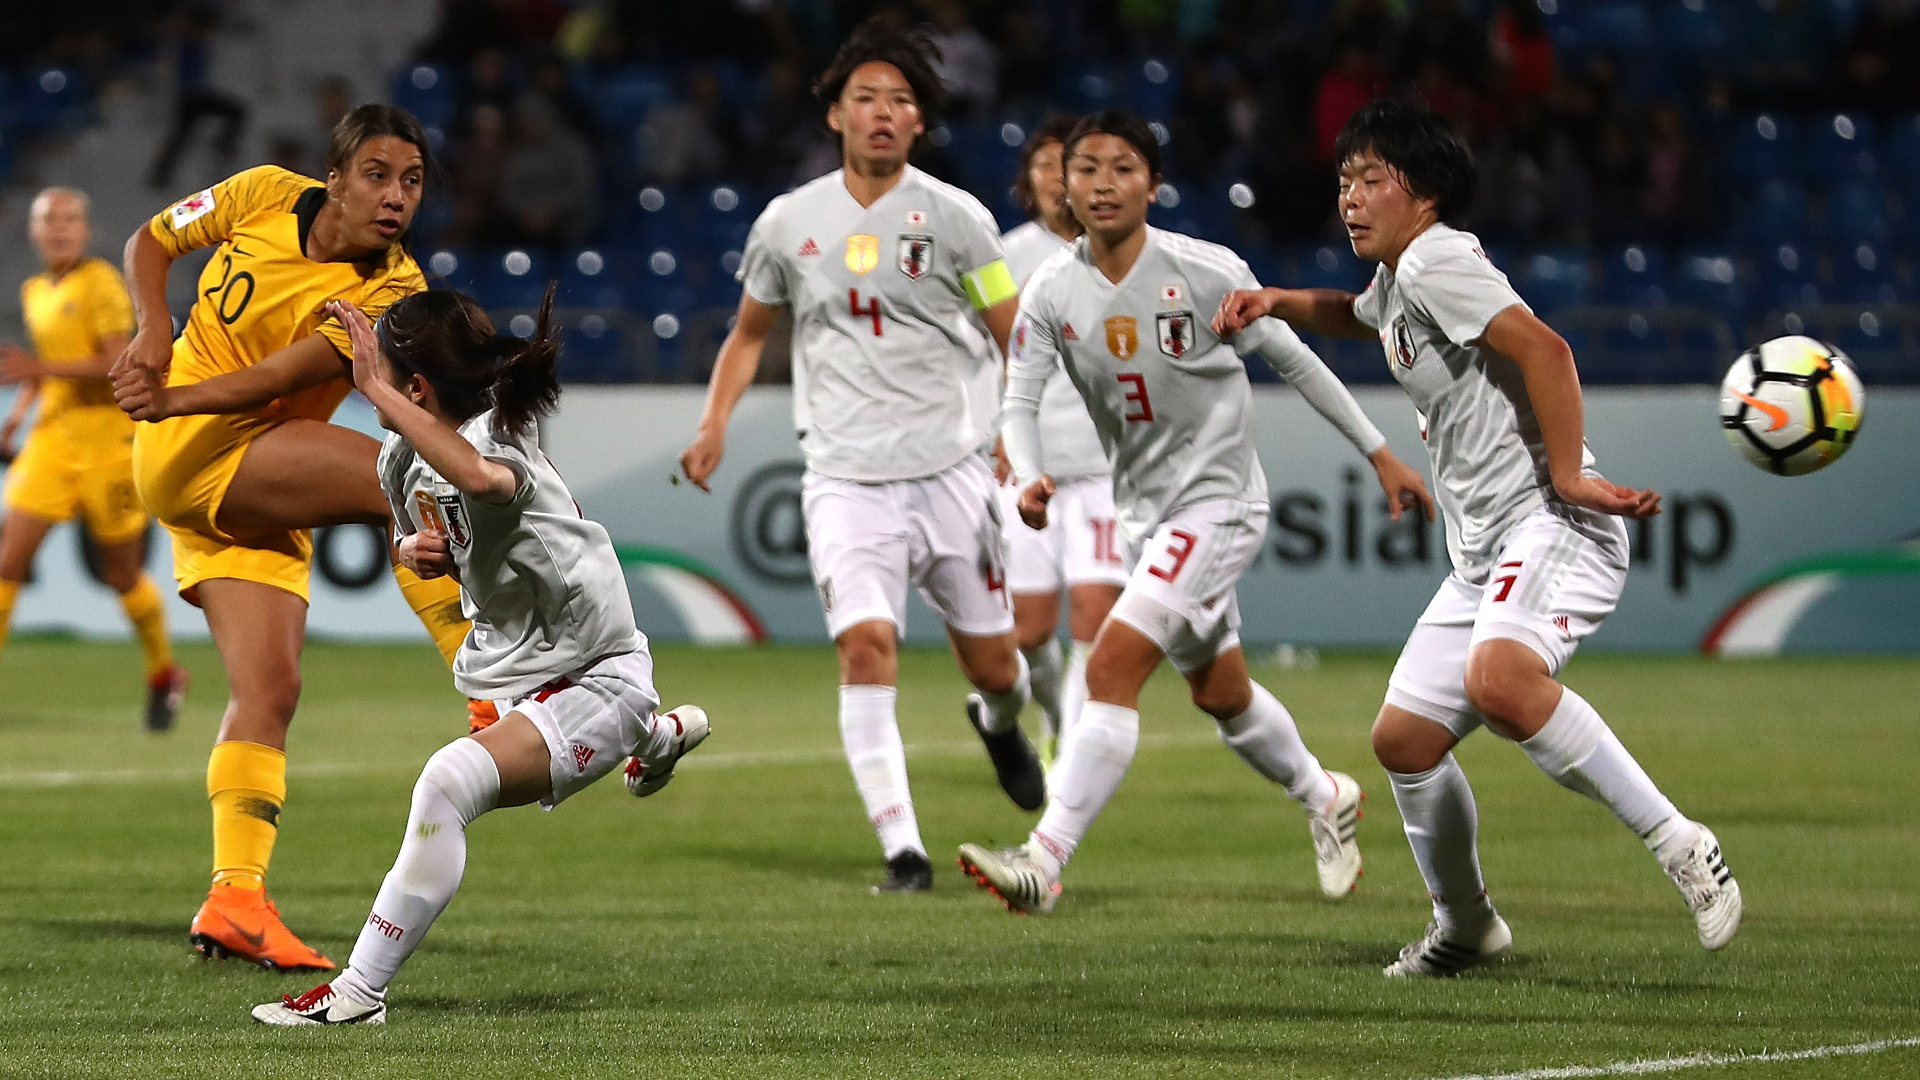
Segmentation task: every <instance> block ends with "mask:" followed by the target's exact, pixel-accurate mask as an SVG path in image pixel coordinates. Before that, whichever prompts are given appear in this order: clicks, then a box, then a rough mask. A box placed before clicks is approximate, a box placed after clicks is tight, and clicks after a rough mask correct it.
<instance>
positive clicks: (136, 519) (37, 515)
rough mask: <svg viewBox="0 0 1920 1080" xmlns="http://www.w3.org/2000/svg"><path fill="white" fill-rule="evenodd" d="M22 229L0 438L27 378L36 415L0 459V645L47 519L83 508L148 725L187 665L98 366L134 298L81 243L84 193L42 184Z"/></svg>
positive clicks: (16, 420)
mask: <svg viewBox="0 0 1920 1080" xmlns="http://www.w3.org/2000/svg"><path fill="white" fill-rule="evenodd" d="M28 231H29V233H30V234H31V236H32V238H33V244H34V247H36V248H38V249H39V251H40V266H41V271H40V273H38V274H35V275H34V276H32V277H30V278H28V279H27V280H26V282H25V283H24V284H22V285H21V286H20V310H21V313H22V314H23V315H24V316H25V321H26V325H27V335H28V337H29V338H30V339H31V340H32V343H33V351H32V352H31V353H29V352H27V351H26V350H24V349H21V348H20V347H19V346H17V345H8V346H5V347H4V349H0V380H4V381H6V382H19V383H22V384H24V386H23V389H22V390H21V392H20V396H19V397H18V398H17V399H16V401H15V407H14V411H13V414H12V416H10V417H9V418H8V420H7V423H6V425H5V430H4V432H3V433H0V444H6V445H8V446H11V444H12V442H13V438H12V436H13V432H14V431H15V429H17V428H18V426H19V424H20V422H21V420H22V419H23V418H24V417H25V415H26V410H27V406H28V405H29V403H30V402H31V401H32V400H33V399H34V398H35V397H36V390H37V397H38V399H39V405H40V415H39V418H38V419H37V420H36V421H35V422H34V425H33V432H32V434H30V435H29V436H28V437H27V442H26V446H25V447H24V448H22V449H21V451H20V455H19V457H17V458H16V459H15V460H14V462H13V464H12V466H11V467H10V468H9V469H8V470H7V486H6V505H7V517H6V523H5V524H4V525H0V646H4V645H5V644H6V640H7V629H8V627H9V626H10V625H11V623H12V620H13V602H14V598H15V597H16V596H17V595H18V594H19V592H20V586H21V585H22V584H24V583H25V582H26V580H27V575H28V572H29V571H31V570H32V568H33V556H34V553H35V552H36V551H38V550H39V549H40V542H41V541H42V540H44V539H46V535H47V530H48V529H51V528H52V527H53V526H54V525H56V524H58V523H60V522H62V521H67V520H69V519H71V518H74V517H79V518H81V519H82V520H84V521H85V522H86V527H87V531H88V532H90V533H91V534H92V535H93V539H94V543H95V544H97V545H98V546H99V550H100V569H101V576H102V577H104V578H105V579H106V581H107V584H108V585H109V586H111V587H112V588H113V591H114V592H116V593H119V594H120V606H121V607H122V608H123V609H124V610H125V611H126V613H127V618H128V620H129V621H131V622H132V623H133V629H134V633H135V635H136V636H138V637H139V639H140V646H141V649H142V650H143V651H144V652H145V654H146V662H147V663H146V667H147V712H146V725H147V729H148V730H149V731H165V730H167V729H168V728H170V727H172V726H173V718H174V715H175V714H176V713H177V712H178V711H179V709H180V701H181V699H182V698H183V697H185V695H186V692H187V672H186V669H184V668H181V667H179V666H177V665H176V664H174V662H173V648H172V645H171V644H170V643H169V642H168V640H167V617H166V611H165V609H164V608H163V606H162V603H161V598H160V590H159V589H158V588H156V587H155V586H154V583H153V579H152V578H150V577H148V576H147V574H146V572H145V571H144V570H142V569H141V566H140V564H141V562H142V561H143V560H142V555H143V550H142V547H143V545H142V544H141V539H142V537H143V536H144V534H145V533H146V530H147V515H146V512H145V511H143V510H141V509H140V501H139V499H137V498H136V497H135V496H134V492H133V457H132V455H133V427H134V425H133V421H131V420H129V419H127V417H126V415H125V414H123V413H122V412H121V411H120V410H119V409H118V408H115V407H114V404H113V385H112V384H111V383H109V382H108V381H107V369H108V367H109V366H110V365H111V364H112V363H113V361H114V360H115V359H116V358H118V357H119V355H120V353H121V351H122V350H124V349H125V348H126V346H127V339H128V337H129V335H131V334H132V333H133V304H132V303H131V302H130V301H129V300H128V299H127V287H126V286H125V285H124V284H122V283H121V281H120V272H119V271H118V270H115V269H114V268H113V264H111V263H109V262H107V261H106V260H104V259H96V258H93V257H92V256H89V255H88V254H87V242H88V241H89V240H91V239H92V236H93V231H92V229H91V228H90V227H89V225H88V223H87V197H86V195H85V194H84V193H82V192H79V191H75V190H73V189H72V188H58V187H55V188H48V189H46V190H45V191H42V192H41V193H40V194H39V195H38V196H36V197H35V198H34V200H33V206H32V209H31V210H30V211H29V215H28Z"/></svg>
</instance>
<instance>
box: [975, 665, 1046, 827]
mask: <svg viewBox="0 0 1920 1080" xmlns="http://www.w3.org/2000/svg"><path fill="white" fill-rule="evenodd" d="M986 714H987V703H986V702H985V701H982V700H981V699H980V695H979V694H968V695H967V721H968V722H969V723H971V724H972V725H973V730H975V731H977V732H979V733H980V741H981V742H983V743H986V744H987V757H989V758H991V759H993V772H994V775H995V776H998V777H999V778H1000V790H1002V791H1004V792H1006V793H1007V798H1009V799H1012V800H1013V805H1015V806H1017V807H1019V808H1020V809H1022V810H1038V809H1040V807H1041V806H1042V805H1044V804H1045V803H1046V801H1047V773H1046V770H1045V769H1043V768H1041V767H1040V755H1039V754H1036V753H1034V752H1033V744H1032V743H1030V742H1028V741H1027V736H1026V733H1025V732H1023V731H1021V730H1020V725H1018V724H1015V725H1014V726H1013V727H1011V728H1009V729H1008V730H1006V731H1003V732H1001V733H1000V734H998V735H991V734H988V733H987V729H986V727H985V726H984V724H983V721H984V720H985V718H986Z"/></svg>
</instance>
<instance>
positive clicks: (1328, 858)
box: [1307, 769, 1367, 900]
mask: <svg viewBox="0 0 1920 1080" xmlns="http://www.w3.org/2000/svg"><path fill="white" fill-rule="evenodd" d="M1327 777H1328V779H1330V780H1332V781H1333V801H1332V802H1330V803H1328V804H1327V805H1326V808H1325V809H1324V810H1309V811H1307V829H1308V831H1309V832H1311V833H1313V855H1314V860H1315V861H1316V862H1317V863H1318V864H1319V870H1320V892H1321V894H1322V895H1324V896H1325V897H1326V898H1327V899H1329V900H1339V899H1341V898H1342V897H1344V896H1346V895H1347V894H1349V893H1351V892H1353V889H1354V886H1355V885H1356V884H1357V883H1358V882H1359V880H1360V873H1361V871H1360V843H1359V841H1358V840H1357V839H1355V833H1356V832H1357V831H1358V829H1359V826H1360V816H1361V811H1360V804H1361V803H1363V802H1365V801H1366V799H1367V793H1366V792H1364V791H1361V790H1360V781H1358V780H1355V779H1354V778H1353V777H1351V776H1348V775H1347V774H1346V773H1341V772H1334V771H1332V770H1331V769H1329V770H1327Z"/></svg>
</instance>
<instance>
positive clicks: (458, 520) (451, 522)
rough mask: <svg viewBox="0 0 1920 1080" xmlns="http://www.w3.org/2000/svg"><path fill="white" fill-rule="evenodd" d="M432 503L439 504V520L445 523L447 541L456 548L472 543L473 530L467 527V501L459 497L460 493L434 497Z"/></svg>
mask: <svg viewBox="0 0 1920 1080" xmlns="http://www.w3.org/2000/svg"><path fill="white" fill-rule="evenodd" d="M434 501H435V502H437V503H439V504H440V518H441V520H442V521H445V522H446V526H447V540H448V541H450V542H451V543H452V544H453V545H454V546H455V547H458V548H465V547H467V546H468V545H469V544H471V543H473V530H472V529H469V528H468V527H467V501H466V500H465V499H463V498H461V497H460V493H459V492H458V491H455V492H450V493H448V494H445V495H435V496H434Z"/></svg>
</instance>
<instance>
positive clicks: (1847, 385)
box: [1720, 337, 1867, 476]
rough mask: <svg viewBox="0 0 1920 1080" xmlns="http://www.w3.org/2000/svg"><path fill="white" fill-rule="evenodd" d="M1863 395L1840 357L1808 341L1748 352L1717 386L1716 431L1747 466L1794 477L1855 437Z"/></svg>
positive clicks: (1825, 461) (1834, 457) (1831, 457)
mask: <svg viewBox="0 0 1920 1080" xmlns="http://www.w3.org/2000/svg"><path fill="white" fill-rule="evenodd" d="M1866 408H1867V398H1866V390H1865V389H1864V388H1862V387H1861V385H1860V376H1858V375H1855V374H1854V373H1853V364H1852V363H1851V362H1850V361H1848V360H1847V357H1846V354H1845V353H1843V352H1841V351H1840V350H1839V349H1836V348H1834V347H1833V346H1831V345H1828V344H1826V343H1824V342H1819V341H1815V340H1814V339H1812V338H1810V337H1782V338H1774V339H1773V340H1772V341H1769V342H1765V343H1764V344H1762V345H1761V346H1760V347H1759V348H1757V349H1748V350H1747V351H1746V352H1743V353H1741V354H1740V358H1739V359H1738V360H1735V361H1734V362H1733V367H1732V368H1731V369H1729V370H1728V371H1727V377H1726V378H1725V379H1722V380H1721V381H1720V426H1721V427H1722V428H1724V429H1725V430H1726V433H1727V441H1728V442H1730V443H1732V444H1733V447H1734V449H1736V450H1738V451H1740V453H1741V454H1742V455H1744V456H1745V457H1746V459H1747V460H1748V461H1751V462H1753V463H1754V464H1755V465H1758V466H1759V467H1760V468H1762V469H1765V470H1767V471H1768V472H1771V473H1776V474H1778V475H1780V476H1800V475H1802V474H1804V473H1810V472H1813V471H1814V470H1816V469H1823V468H1825V467H1827V466H1828V465H1831V464H1833V463H1834V462H1836V461H1838V460H1840V455H1841V454H1844V453H1846V452H1847V447H1849V446H1852V445H1853V439H1854V436H1856V435H1858V434H1859V433H1860V422H1861V420H1863V419H1864V418H1865V416H1866Z"/></svg>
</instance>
